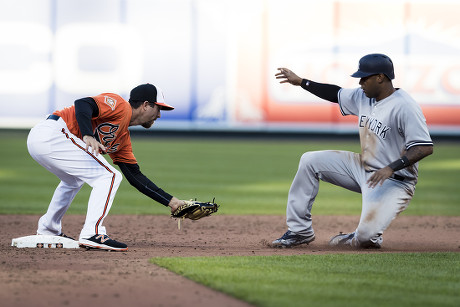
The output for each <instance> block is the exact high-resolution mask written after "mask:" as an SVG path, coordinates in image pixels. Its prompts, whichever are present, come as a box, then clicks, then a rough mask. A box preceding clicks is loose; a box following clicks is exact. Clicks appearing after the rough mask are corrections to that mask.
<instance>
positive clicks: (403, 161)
mask: <svg viewBox="0 0 460 307" xmlns="http://www.w3.org/2000/svg"><path fill="white" fill-rule="evenodd" d="M409 164H410V163H409V159H408V158H407V157H406V156H402V157H401V158H399V159H398V160H396V161H394V162H391V163H390V164H389V165H388V166H389V167H390V168H391V169H392V170H393V171H394V172H396V171H399V170H400V169H403V168H405V167H407V166H409Z"/></svg>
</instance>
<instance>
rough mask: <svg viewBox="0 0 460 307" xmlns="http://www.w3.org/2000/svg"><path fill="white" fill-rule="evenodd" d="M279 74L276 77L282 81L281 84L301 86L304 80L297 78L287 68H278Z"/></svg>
mask: <svg viewBox="0 0 460 307" xmlns="http://www.w3.org/2000/svg"><path fill="white" fill-rule="evenodd" d="M278 70H279V72H278V73H277V74H276V75H275V77H276V79H280V80H281V81H280V83H291V84H292V85H300V84H301V83H302V78H300V77H299V76H297V75H296V74H295V73H293V72H292V71H291V70H289V69H287V68H284V67H282V68H278Z"/></svg>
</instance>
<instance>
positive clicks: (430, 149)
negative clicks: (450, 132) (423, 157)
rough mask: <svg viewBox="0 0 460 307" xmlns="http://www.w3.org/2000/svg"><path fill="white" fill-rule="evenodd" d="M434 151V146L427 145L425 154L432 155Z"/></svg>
mask: <svg viewBox="0 0 460 307" xmlns="http://www.w3.org/2000/svg"><path fill="white" fill-rule="evenodd" d="M433 152H434V146H429V147H428V150H427V156H429V155H432V154H433Z"/></svg>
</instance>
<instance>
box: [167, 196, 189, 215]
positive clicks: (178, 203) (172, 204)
mask: <svg viewBox="0 0 460 307" xmlns="http://www.w3.org/2000/svg"><path fill="white" fill-rule="evenodd" d="M182 205H185V202H184V201H183V200H179V199H178V198H176V197H174V196H173V198H172V199H171V201H170V202H169V204H168V207H170V208H171V213H173V212H174V211H176V210H177V208H179V207H180V206H182Z"/></svg>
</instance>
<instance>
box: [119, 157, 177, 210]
mask: <svg viewBox="0 0 460 307" xmlns="http://www.w3.org/2000/svg"><path fill="white" fill-rule="evenodd" d="M116 164H117V165H118V167H120V170H121V172H122V173H123V175H124V176H125V178H126V180H128V182H129V183H130V184H131V185H132V186H133V187H135V188H136V189H138V190H139V192H141V193H143V194H145V195H146V196H148V197H150V198H151V199H153V200H155V201H157V202H159V203H160V204H162V205H164V206H168V204H169V202H170V201H171V199H172V198H173V196H172V195H170V194H168V193H166V192H165V191H163V190H162V189H160V188H159V187H157V186H156V185H155V184H154V183H153V182H152V181H150V179H148V178H147V177H146V176H145V175H144V174H142V172H141V170H140V168H139V165H138V164H129V163H123V162H118V163H116Z"/></svg>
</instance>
